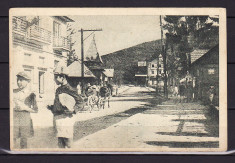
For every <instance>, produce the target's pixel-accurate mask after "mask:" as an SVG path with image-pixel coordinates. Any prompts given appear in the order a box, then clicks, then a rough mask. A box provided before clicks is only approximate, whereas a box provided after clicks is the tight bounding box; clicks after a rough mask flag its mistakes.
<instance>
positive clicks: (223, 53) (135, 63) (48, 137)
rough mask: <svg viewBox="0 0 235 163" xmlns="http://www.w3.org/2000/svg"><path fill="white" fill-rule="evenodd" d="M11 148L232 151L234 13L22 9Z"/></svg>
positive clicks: (13, 59)
mask: <svg viewBox="0 0 235 163" xmlns="http://www.w3.org/2000/svg"><path fill="white" fill-rule="evenodd" d="M9 36H10V37H9V39H10V44H9V46H10V54H9V59H10V67H9V68H10V145H11V150H12V151H26V152H27V151H46V152H56V151H60V152H61V151H62V152H63V151H64V152H69V151H70V152H211V151H226V150H227V44H226V10H225V9H222V8H56V9H53V8H15V9H14V8H13V9H11V10H10V12H9Z"/></svg>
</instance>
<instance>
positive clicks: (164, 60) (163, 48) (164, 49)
mask: <svg viewBox="0 0 235 163" xmlns="http://www.w3.org/2000/svg"><path fill="white" fill-rule="evenodd" d="M160 26H161V46H162V57H163V68H164V96H165V97H166V98H168V90H167V73H166V68H167V66H166V64H167V62H166V59H167V57H166V55H167V52H166V50H167V44H166V45H165V47H164V44H163V30H162V17H161V15H160Z"/></svg>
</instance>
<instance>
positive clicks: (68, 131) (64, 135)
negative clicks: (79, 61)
mask: <svg viewBox="0 0 235 163" xmlns="http://www.w3.org/2000/svg"><path fill="white" fill-rule="evenodd" d="M54 76H55V82H56V84H57V85H60V86H59V87H58V88H57V89H56V93H55V100H54V105H53V106H50V107H48V108H49V109H50V110H51V111H52V113H53V115H54V127H55V131H56V136H57V137H58V147H59V148H71V146H72V141H73V132H74V130H73V127H74V122H75V121H74V119H73V115H74V114H75V113H76V112H77V111H78V110H79V109H81V108H83V99H82V97H81V96H80V95H78V94H77V90H76V89H74V88H72V87H71V86H70V85H69V83H68V81H67V79H68V71H67V68H66V67H63V66H62V67H57V68H56V69H55V71H54Z"/></svg>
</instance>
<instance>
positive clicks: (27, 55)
mask: <svg viewBox="0 0 235 163" xmlns="http://www.w3.org/2000/svg"><path fill="white" fill-rule="evenodd" d="M30 59H31V54H28V53H25V54H24V61H25V62H26V63H29V62H30Z"/></svg>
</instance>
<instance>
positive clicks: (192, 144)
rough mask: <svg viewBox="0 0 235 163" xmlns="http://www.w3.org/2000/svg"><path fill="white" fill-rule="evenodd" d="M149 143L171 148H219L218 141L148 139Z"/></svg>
mask: <svg viewBox="0 0 235 163" xmlns="http://www.w3.org/2000/svg"><path fill="white" fill-rule="evenodd" d="M145 143H147V144H149V145H154V146H168V147H170V148H218V147H219V142H218V141H207V142H177V141H173V142H158V141H147V142H145Z"/></svg>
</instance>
